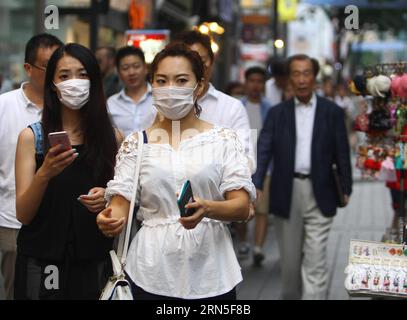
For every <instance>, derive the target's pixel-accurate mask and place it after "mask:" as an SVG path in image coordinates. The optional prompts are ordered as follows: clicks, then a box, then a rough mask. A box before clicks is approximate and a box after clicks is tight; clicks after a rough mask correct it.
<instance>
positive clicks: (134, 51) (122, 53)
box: [116, 46, 146, 69]
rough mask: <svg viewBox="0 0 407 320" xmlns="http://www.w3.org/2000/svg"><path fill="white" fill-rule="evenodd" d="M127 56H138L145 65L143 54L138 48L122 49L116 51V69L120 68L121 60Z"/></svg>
mask: <svg viewBox="0 0 407 320" xmlns="http://www.w3.org/2000/svg"><path fill="white" fill-rule="evenodd" d="M127 56H138V57H139V58H140V59H141V61H142V62H143V63H146V60H145V58H144V52H143V50H141V49H140V48H136V47H131V46H127V47H122V48H120V49H119V50H117V53H116V68H117V69H119V67H120V62H121V61H122V60H123V58H125V57H127Z"/></svg>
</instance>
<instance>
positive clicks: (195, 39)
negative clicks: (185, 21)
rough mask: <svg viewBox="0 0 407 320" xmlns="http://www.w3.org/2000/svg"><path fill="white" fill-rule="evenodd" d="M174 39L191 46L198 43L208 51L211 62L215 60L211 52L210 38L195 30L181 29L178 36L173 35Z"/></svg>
mask: <svg viewBox="0 0 407 320" xmlns="http://www.w3.org/2000/svg"><path fill="white" fill-rule="evenodd" d="M174 40H175V41H180V42H183V43H185V44H186V45H188V46H192V45H193V44H195V43H200V44H201V45H202V46H203V47H204V48H205V49H206V51H208V55H209V58H210V59H211V62H213V61H214V60H215V55H214V54H213V51H212V47H211V38H210V37H209V36H208V35H206V34H203V33H200V32H199V31H197V30H190V31H183V32H181V33H180V34H178V36H176V37H175V39H174Z"/></svg>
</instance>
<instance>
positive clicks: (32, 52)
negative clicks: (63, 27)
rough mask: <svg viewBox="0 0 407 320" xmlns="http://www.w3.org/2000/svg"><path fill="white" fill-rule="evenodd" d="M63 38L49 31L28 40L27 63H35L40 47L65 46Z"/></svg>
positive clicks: (26, 49)
mask: <svg viewBox="0 0 407 320" xmlns="http://www.w3.org/2000/svg"><path fill="white" fill-rule="evenodd" d="M63 45H64V44H63V43H62V41H61V40H59V39H58V38H57V37H55V36H53V35H52V34H48V33H41V34H37V35H35V36H33V37H32V38H31V39H30V40H28V42H27V44H26V46H25V57H24V62H25V63H30V64H32V63H34V62H35V60H36V59H37V52H38V49H40V48H51V47H54V46H58V47H60V46H63Z"/></svg>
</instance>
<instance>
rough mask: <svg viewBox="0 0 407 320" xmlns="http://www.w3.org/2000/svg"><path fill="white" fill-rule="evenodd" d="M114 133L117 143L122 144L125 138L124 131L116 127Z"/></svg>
mask: <svg viewBox="0 0 407 320" xmlns="http://www.w3.org/2000/svg"><path fill="white" fill-rule="evenodd" d="M114 135H115V137H116V141H117V144H118V145H119V146H120V145H121V144H122V142H123V141H124V138H125V137H124V134H123V132H122V131H121V130H119V129H117V128H114Z"/></svg>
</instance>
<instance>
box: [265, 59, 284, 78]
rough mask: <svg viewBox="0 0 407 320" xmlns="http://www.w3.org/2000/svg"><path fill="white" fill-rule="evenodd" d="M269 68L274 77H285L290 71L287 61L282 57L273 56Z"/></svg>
mask: <svg viewBox="0 0 407 320" xmlns="http://www.w3.org/2000/svg"><path fill="white" fill-rule="evenodd" d="M267 70H268V73H269V74H270V75H271V76H272V77H285V76H287V73H288V72H287V66H286V61H285V60H283V59H281V58H271V59H270V61H269V64H268V66H267Z"/></svg>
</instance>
